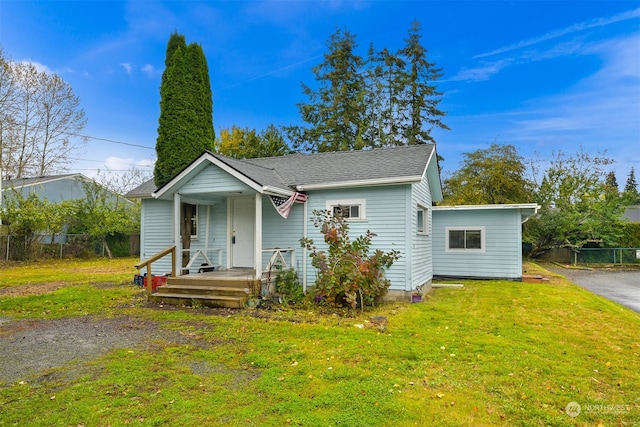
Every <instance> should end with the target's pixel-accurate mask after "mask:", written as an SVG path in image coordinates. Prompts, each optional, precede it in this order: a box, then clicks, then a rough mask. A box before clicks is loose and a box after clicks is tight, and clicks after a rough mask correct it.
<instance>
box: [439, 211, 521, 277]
mask: <svg viewBox="0 0 640 427" xmlns="http://www.w3.org/2000/svg"><path fill="white" fill-rule="evenodd" d="M446 227H469V228H470V229H471V228H474V227H485V250H484V251H483V252H474V251H468V252H466V251H460V252H457V251H446V248H445V244H446V243H445V242H446ZM521 227H522V224H521V219H520V211H519V210H518V209H504V210H500V209H495V210H491V209H489V210H461V211H452V210H442V211H437V210H436V211H435V212H434V213H433V273H434V275H436V276H454V277H478V278H506V279H520V278H521V277H522V248H521Z"/></svg>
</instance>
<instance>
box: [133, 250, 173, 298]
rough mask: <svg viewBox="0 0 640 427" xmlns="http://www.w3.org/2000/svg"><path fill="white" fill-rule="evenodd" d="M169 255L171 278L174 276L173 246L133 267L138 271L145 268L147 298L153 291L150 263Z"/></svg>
mask: <svg viewBox="0 0 640 427" xmlns="http://www.w3.org/2000/svg"><path fill="white" fill-rule="evenodd" d="M169 254H171V276H172V277H174V276H175V275H176V247H175V246H169V247H168V248H167V249H164V250H162V251H160V252H158V253H157V254H155V255H153V256H151V257H149V258H147V259H145V260H144V261H141V262H140V263H138V264H136V265H135V268H137V269H138V270H140V269H141V268H144V267H146V268H147V277H146V280H145V288H147V296H149V295H151V292H152V290H153V277H152V276H151V263H152V262H154V261H157V260H159V259H160V258H163V257H165V256H166V255H169Z"/></svg>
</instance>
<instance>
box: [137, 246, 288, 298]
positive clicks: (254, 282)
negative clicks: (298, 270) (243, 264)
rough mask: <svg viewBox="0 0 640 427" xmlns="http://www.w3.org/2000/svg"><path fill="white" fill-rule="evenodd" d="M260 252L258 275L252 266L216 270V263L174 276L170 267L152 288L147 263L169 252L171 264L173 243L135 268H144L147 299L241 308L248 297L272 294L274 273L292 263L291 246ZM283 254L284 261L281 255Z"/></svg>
mask: <svg viewBox="0 0 640 427" xmlns="http://www.w3.org/2000/svg"><path fill="white" fill-rule="evenodd" d="M262 252H263V253H265V254H269V255H270V256H269V258H268V262H267V263H266V265H265V266H264V267H262V269H261V271H262V272H261V273H260V275H259V276H258V274H257V273H256V270H255V269H253V268H238V267H236V268H230V269H220V268H219V266H216V267H215V269H213V270H209V269H208V268H202V269H199V271H198V272H197V273H190V274H182V275H177V274H175V270H172V272H171V274H170V275H168V277H167V280H166V284H163V285H161V286H157V287H156V288H155V289H154V287H153V286H152V282H153V274H152V272H151V266H152V264H153V262H155V261H158V260H160V259H162V258H164V257H165V256H168V255H171V259H172V263H171V264H172V265H175V260H176V259H177V250H176V248H175V246H171V247H169V248H167V249H165V250H163V251H160V252H158V253H157V254H155V255H154V256H152V257H150V258H148V259H146V260H144V261H142V262H140V263H139V264H138V265H136V266H135V267H136V268H137V269H138V270H141V269H143V268H146V273H147V274H146V279H145V288H146V289H147V296H148V298H149V300H151V301H156V302H159V303H163V304H173V305H193V304H194V303H197V304H201V305H205V306H211V307H226V308H243V307H244V306H245V304H246V302H247V299H248V298H250V297H270V296H272V295H273V294H274V292H275V281H276V278H277V276H278V272H279V271H281V270H286V269H288V268H290V267H292V266H294V265H295V251H294V250H293V249H292V248H286V249H280V248H273V249H265V250H263V251H262ZM286 255H288V260H287V259H286V258H285V256H286ZM198 256H202V253H199V252H196V253H193V255H192V258H191V261H190V262H189V264H192V262H193V261H194V259H196V258H197V257H198ZM207 270H209V271H207Z"/></svg>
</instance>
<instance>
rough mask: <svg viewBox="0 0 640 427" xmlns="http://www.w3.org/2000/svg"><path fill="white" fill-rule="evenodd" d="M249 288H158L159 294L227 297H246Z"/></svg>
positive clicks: (170, 285)
mask: <svg viewBox="0 0 640 427" xmlns="http://www.w3.org/2000/svg"><path fill="white" fill-rule="evenodd" d="M245 289H247V290H249V288H236V287H228V286H217V285H174V284H167V285H164V286H159V287H158V288H157V293H158V294H165V293H173V294H198V295H226V296H238V297H245V296H246V295H247V291H245Z"/></svg>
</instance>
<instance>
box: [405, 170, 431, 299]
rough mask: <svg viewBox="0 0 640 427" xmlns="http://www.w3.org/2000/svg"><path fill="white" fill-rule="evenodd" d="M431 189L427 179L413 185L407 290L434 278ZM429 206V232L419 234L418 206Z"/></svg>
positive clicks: (427, 218) (427, 219)
mask: <svg viewBox="0 0 640 427" xmlns="http://www.w3.org/2000/svg"><path fill="white" fill-rule="evenodd" d="M431 204H432V203H431V191H430V189H429V185H428V183H427V181H426V179H425V180H423V181H422V182H420V183H419V184H413V185H412V197H411V206H410V209H411V210H410V212H411V248H410V249H411V256H410V260H411V263H410V269H409V272H410V276H409V277H410V279H409V280H408V284H409V285H410V286H409V288H408V289H407V290H411V289H415V288H416V287H417V286H420V285H423V284H425V283H427V282H429V281H430V280H431V279H432V278H433V263H432V257H433V253H432V235H433V227H432V223H433V218H432V209H431ZM419 205H420V206H422V207H424V208H427V217H426V218H425V220H426V221H427V226H428V233H427V234H418V214H417V210H418V206H419Z"/></svg>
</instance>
